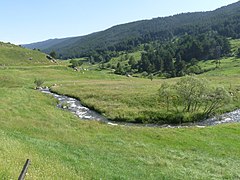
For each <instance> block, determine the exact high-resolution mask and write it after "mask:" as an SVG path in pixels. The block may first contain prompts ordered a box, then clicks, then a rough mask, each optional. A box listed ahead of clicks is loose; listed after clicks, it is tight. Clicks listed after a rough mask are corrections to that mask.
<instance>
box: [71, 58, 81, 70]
mask: <svg viewBox="0 0 240 180" xmlns="http://www.w3.org/2000/svg"><path fill="white" fill-rule="evenodd" d="M70 63H71V64H72V65H71V67H72V68H76V67H79V66H81V65H82V64H83V62H82V61H81V60H76V59H72V60H71V61H70Z"/></svg>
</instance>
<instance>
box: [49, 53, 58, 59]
mask: <svg viewBox="0 0 240 180" xmlns="http://www.w3.org/2000/svg"><path fill="white" fill-rule="evenodd" d="M49 55H50V56H51V57H52V58H54V59H56V58H57V53H56V52H55V51H51V52H50V54H49Z"/></svg>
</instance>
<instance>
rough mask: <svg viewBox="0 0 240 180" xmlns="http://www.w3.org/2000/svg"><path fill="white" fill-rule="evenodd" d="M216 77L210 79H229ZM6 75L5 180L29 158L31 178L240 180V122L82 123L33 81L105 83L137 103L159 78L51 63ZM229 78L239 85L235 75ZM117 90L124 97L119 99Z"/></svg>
mask: <svg viewBox="0 0 240 180" xmlns="http://www.w3.org/2000/svg"><path fill="white" fill-rule="evenodd" d="M214 75H216V74H215V73H214ZM214 75H211V73H210V72H209V73H208V74H206V77H209V78H213V79H214V78H216V77H217V78H218V80H223V79H220V78H219V77H218V76H214ZM0 78H1V80H0V101H1V103H0V114H1V116H0V144H1V146H0V161H1V163H0V179H11V178H12V179H16V178H17V177H18V175H19V173H20V171H21V168H22V166H23V164H24V162H25V161H26V159H27V158H30V159H31V161H32V163H31V166H30V168H29V171H28V176H27V178H26V179H60V178H61V179H81V178H83V179H100V178H103V179H164V178H165V179H220V178H226V179H239V178H240V170H239V169H240V166H239V164H240V158H239V157H240V151H239V148H240V142H239V138H240V131H239V129H240V125H239V124H231V125H222V126H216V127H208V128H204V129H199V128H186V129H159V128H139V127H121V126H118V127H115V126H114V127H113V126H108V125H105V124H101V123H98V122H88V121H79V119H78V118H76V117H75V116H74V115H72V114H71V113H68V112H65V111H62V110H60V109H57V108H56V100H55V99H53V98H52V97H51V96H47V95H45V94H42V93H40V92H38V91H35V90H33V81H34V79H35V78H43V79H44V80H45V81H46V83H45V84H46V85H51V84H54V83H57V84H58V85H59V87H58V90H59V91H62V92H65V93H69V91H67V87H71V89H73V93H74V94H75V95H76V96H78V94H79V95H80V94H86V93H87V91H90V90H91V91H92V92H91V93H94V94H96V95H98V93H104V92H105V91H106V90H104V91H103V89H104V87H105V88H106V89H109V91H108V93H112V94H113V96H112V97H113V98H115V99H118V98H120V102H127V103H129V102H128V101H130V100H132V99H133V102H132V103H133V104H134V103H136V102H138V101H139V98H140V99H141V100H140V102H144V99H145V98H148V97H151V96H152V95H153V94H154V93H155V89H157V86H158V85H159V84H160V83H161V82H162V81H161V80H154V81H153V82H151V81H150V80H145V79H129V78H125V77H120V76H115V75H111V74H107V73H106V72H104V71H102V72H97V71H85V72H84V74H83V73H79V72H73V71H72V70H70V69H69V68H66V67H64V66H49V65H46V66H44V65H41V66H9V67H8V68H4V69H0ZM228 78H230V79H232V78H233V79H232V81H233V82H235V84H237V82H240V81H238V80H239V76H238V75H236V74H234V75H231V74H229V75H228ZM228 78H226V80H228ZM173 81H174V80H173ZM87 83H89V86H87ZM214 83H217V82H215V81H214ZM129 86H130V89H131V90H130V91H127V90H126V89H128V88H129ZM155 86H156V87H155ZM88 87H90V89H88ZM154 87H155V89H153V88H154ZM79 92H81V93H79ZM97 92H98V93H97ZM121 92H122V93H121ZM127 92H129V94H127V95H126V93H127ZM146 92H148V93H149V95H146ZM118 93H121V96H115V95H117V94H118ZM135 94H137V96H138V95H139V98H136V99H135V97H137V96H136V95H135ZM90 97H91V96H90ZM97 97H98V98H100V97H104V94H102V95H101V96H100V95H98V96H97ZM127 97H129V98H127ZM124 99H125V101H124ZM142 99H143V100H142ZM100 101H101V99H100ZM103 102H104V101H103ZM103 102H101V103H103ZM106 102H108V100H107V99H106ZM149 103H151V102H149ZM140 104H141V103H140ZM140 107H141V105H139V106H138V108H140ZM120 110H121V109H120Z"/></svg>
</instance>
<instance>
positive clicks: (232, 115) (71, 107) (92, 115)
mask: <svg viewBox="0 0 240 180" xmlns="http://www.w3.org/2000/svg"><path fill="white" fill-rule="evenodd" d="M39 90H40V91H41V92H42V93H45V94H50V95H52V96H53V97H54V98H56V99H57V100H58V104H57V107H58V108H61V109H65V110H68V111H70V112H72V113H73V114H75V115H76V116H78V117H79V118H80V119H82V120H96V121H100V122H104V123H106V124H109V125H113V126H117V125H122V126H140V127H162V128H182V127H192V126H195V127H199V128H201V127H205V126H214V125H218V124H224V123H236V122H240V109H238V110H235V111H232V112H229V113H225V114H222V115H220V116H216V117H213V118H209V119H206V120H204V121H201V122H197V123H183V124H181V125H168V124H165V125H156V124H140V123H126V122H114V121H110V120H108V119H107V118H106V117H104V116H103V115H101V114H99V113H97V112H95V111H93V110H90V109H89V108H87V107H85V106H83V105H82V104H81V103H80V101H79V100H77V99H75V98H71V97H68V96H65V95H59V94H56V93H53V92H51V91H50V89H49V88H40V89H39Z"/></svg>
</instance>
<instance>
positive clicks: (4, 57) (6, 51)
mask: <svg viewBox="0 0 240 180" xmlns="http://www.w3.org/2000/svg"><path fill="white" fill-rule="evenodd" d="M29 64H30V65H33V64H35V65H42V64H52V63H51V62H50V61H49V60H48V59H47V58H46V55H45V54H43V53H41V52H39V51H38V50H34V51H32V50H29V49H26V48H22V47H20V46H16V45H13V44H10V43H2V42H0V66H2V67H3V66H9V65H29Z"/></svg>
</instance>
